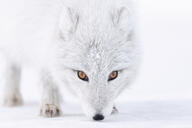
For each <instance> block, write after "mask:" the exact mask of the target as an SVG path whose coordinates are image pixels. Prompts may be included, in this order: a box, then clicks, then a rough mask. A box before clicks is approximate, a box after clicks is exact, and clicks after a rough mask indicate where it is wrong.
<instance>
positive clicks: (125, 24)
mask: <svg viewBox="0 0 192 128" xmlns="http://www.w3.org/2000/svg"><path fill="white" fill-rule="evenodd" d="M112 22H113V25H114V26H115V27H117V28H119V29H120V30H121V31H123V32H126V33H127V32H129V31H131V29H132V27H133V18H132V14H131V11H130V10H129V9H127V8H126V7H121V8H119V9H116V10H115V11H113V13H112Z"/></svg>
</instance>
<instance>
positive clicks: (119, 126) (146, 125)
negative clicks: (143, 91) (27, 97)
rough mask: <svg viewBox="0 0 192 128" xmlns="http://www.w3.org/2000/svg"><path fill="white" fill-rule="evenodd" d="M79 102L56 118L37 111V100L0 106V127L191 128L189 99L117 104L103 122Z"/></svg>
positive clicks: (68, 106) (191, 119)
mask: <svg viewBox="0 0 192 128" xmlns="http://www.w3.org/2000/svg"><path fill="white" fill-rule="evenodd" d="M78 106H79V105H76V104H66V105H65V106H63V113H65V114H63V115H62V116H61V117H59V118H53V119H47V118H42V117H40V116H39V115H38V111H39V107H38V104H37V103H34V102H28V103H26V104H25V105H24V106H23V107H17V108H1V109H0V128H12V127H18V128H34V127H36V128H37V127H38V128H75V127H79V128H191V127H192V111H191V108H192V100H191V101H188V100H187V101H179V102H178V101H151V102H144V101H141V102H139V101H137V102H124V103H121V104H118V108H119V110H120V113H119V114H118V115H113V116H111V117H110V118H108V119H106V120H105V121H102V122H93V121H90V120H88V119H87V118H86V117H85V116H84V115H83V114H82V111H81V110H80V108H79V107H78Z"/></svg>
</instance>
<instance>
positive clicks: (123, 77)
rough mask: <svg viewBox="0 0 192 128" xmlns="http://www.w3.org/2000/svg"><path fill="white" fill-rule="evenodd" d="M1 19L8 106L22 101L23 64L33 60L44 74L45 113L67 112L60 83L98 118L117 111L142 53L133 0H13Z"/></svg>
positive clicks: (0, 42)
mask: <svg viewBox="0 0 192 128" xmlns="http://www.w3.org/2000/svg"><path fill="white" fill-rule="evenodd" d="M0 18H1V20H0V52H1V54H2V55H3V56H5V58H6V67H5V68H4V69H5V72H4V74H3V80H4V82H3V84H4V90H3V92H4V98H3V103H4V105H6V106H15V105H20V104H22V97H21V94H20V91H19V82H20V75H21V69H22V66H25V65H31V66H34V67H35V68H36V69H38V71H39V74H40V76H41V79H40V85H41V87H42V101H41V108H40V109H41V111H40V112H41V115H42V116H44V117H55V116H58V115H59V114H60V113H61V109H60V95H59V89H58V87H59V88H60V89H63V88H62V87H65V88H66V89H69V90H71V92H73V93H74V94H75V95H76V96H77V97H78V98H79V100H80V101H81V105H82V108H83V110H84V112H85V114H86V115H87V116H88V117H89V118H91V119H93V120H103V119H104V118H105V117H107V116H109V115H110V114H111V113H113V112H114V111H116V108H115V106H114V100H115V99H116V98H117V96H118V95H119V94H120V93H121V92H122V91H123V90H124V89H125V88H126V87H127V86H129V85H130V83H131V82H132V81H133V79H134V78H135V75H136V72H137V65H138V58H139V55H138V53H139V52H138V51H139V50H138V42H137V39H136V31H135V14H134V6H132V2H131V1H130V0H54V1H53V0H28V1H26V0H17V1H15V0H7V1H6V2H5V1H4V2H1V3H0Z"/></svg>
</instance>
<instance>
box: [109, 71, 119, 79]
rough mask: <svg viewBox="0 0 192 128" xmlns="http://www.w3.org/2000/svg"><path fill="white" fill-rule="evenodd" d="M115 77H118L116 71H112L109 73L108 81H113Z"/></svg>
mask: <svg viewBox="0 0 192 128" xmlns="http://www.w3.org/2000/svg"><path fill="white" fill-rule="evenodd" d="M117 77H118V71H113V72H111V73H110V75H109V79H108V81H111V80H114V79H116V78H117Z"/></svg>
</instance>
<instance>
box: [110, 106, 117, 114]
mask: <svg viewBox="0 0 192 128" xmlns="http://www.w3.org/2000/svg"><path fill="white" fill-rule="evenodd" d="M118 113H119V111H118V109H117V108H116V107H115V106H114V107H113V110H112V112H111V114H112V115H114V114H118Z"/></svg>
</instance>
